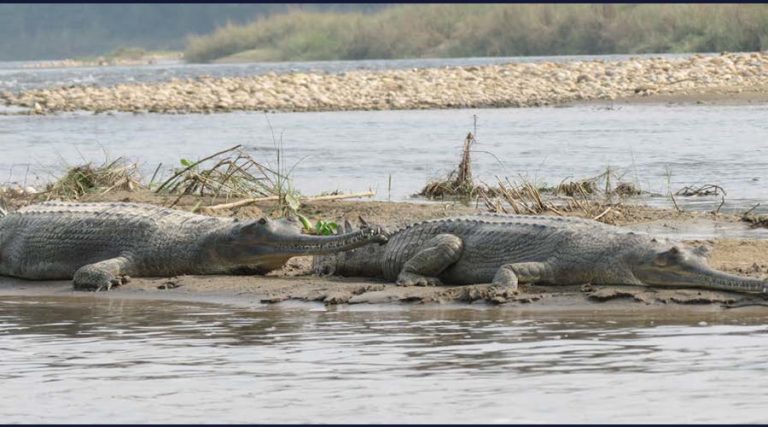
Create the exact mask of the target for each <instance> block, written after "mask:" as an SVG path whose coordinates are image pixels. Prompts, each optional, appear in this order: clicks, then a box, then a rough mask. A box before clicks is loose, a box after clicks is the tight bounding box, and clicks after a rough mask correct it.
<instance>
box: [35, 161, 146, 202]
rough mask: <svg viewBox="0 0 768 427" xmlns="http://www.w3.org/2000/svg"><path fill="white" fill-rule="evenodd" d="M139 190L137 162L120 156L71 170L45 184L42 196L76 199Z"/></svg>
mask: <svg viewBox="0 0 768 427" xmlns="http://www.w3.org/2000/svg"><path fill="white" fill-rule="evenodd" d="M141 187H142V185H141V183H140V177H139V173H138V166H137V165H136V163H130V162H128V161H126V160H125V159H124V158H122V157H119V158H117V159H116V160H114V161H111V162H105V163H104V164H102V165H99V166H94V165H93V164H92V163H87V164H84V165H80V166H75V167H73V168H70V169H69V170H67V172H66V174H65V175H64V176H63V177H62V178H59V179H58V180H56V181H55V182H53V183H51V184H48V186H47V187H46V190H45V191H44V192H43V193H42V195H43V196H44V197H45V198H46V199H52V198H58V199H65V200H76V199H79V198H80V197H82V196H83V195H85V194H88V193H95V192H100V193H107V192H109V191H112V190H115V189H121V190H128V191H133V190H136V189H138V188H141Z"/></svg>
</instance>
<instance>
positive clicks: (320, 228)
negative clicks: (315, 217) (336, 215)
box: [315, 220, 339, 236]
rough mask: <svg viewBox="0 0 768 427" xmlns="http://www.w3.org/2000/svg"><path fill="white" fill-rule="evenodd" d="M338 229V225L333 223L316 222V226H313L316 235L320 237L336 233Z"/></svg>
mask: <svg viewBox="0 0 768 427" xmlns="http://www.w3.org/2000/svg"><path fill="white" fill-rule="evenodd" d="M338 228H339V225H338V224H336V223H335V222H330V221H323V220H320V221H317V224H315V229H316V230H317V234H320V235H322V236H329V235H331V234H333V233H335V232H336V229H338Z"/></svg>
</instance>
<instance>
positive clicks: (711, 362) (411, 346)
mask: <svg viewBox="0 0 768 427" xmlns="http://www.w3.org/2000/svg"><path fill="white" fill-rule="evenodd" d="M515 60H521V59H519V58H518V59H515ZM433 62H434V64H433V63H431V62H429V61H426V62H424V61H422V62H419V61H412V62H408V61H401V62H397V61H392V62H387V61H371V62H370V63H364V64H361V63H351V64H350V63H337V64H333V63H311V64H307V63H289V64H280V65H279V66H277V65H274V64H272V65H269V64H268V65H252V64H251V65H241V66H216V65H212V66H185V65H179V64H172V65H167V66H166V65H159V66H156V67H140V68H104V69H66V70H55V69H54V70H34V71H30V70H23V69H21V68H20V66H21V65H22V64H0V90H21V89H25V88H33V87H45V86H51V85H61V84H73V83H87V84H113V83H116V82H120V81H157V80H163V79H168V78H174V77H190V76H192V77H193V76H196V75H201V74H210V75H238V73H240V74H242V75H246V74H253V73H261V72H268V71H275V72H284V71H291V70H310V69H320V70H324V71H327V72H343V71H346V70H349V69H356V68H360V67H367V68H397V67H412V66H424V65H438V66H440V65H465V64H482V63H489V62H493V61H491V60H488V59H482V58H481V59H466V60H436V61H433ZM500 62H504V60H500ZM767 113H768V107H767V106H765V105H744V106H712V105H686V106H678V105H652V104H642V105H615V106H613V105H610V104H607V105H581V106H571V107H565V108H527V109H482V110H440V111H382V112H333V113H286V114H282V113H281V114H264V113H229V114H210V115H155V114H144V115H132V114H106V115H105V114H102V115H92V114H86V113H73V114H59V115H51V116H22V115H0V174H2V173H5V174H6V175H5V176H2V175H0V182H18V183H22V184H29V183H36V184H39V183H43V182H46V181H49V180H51V179H52V178H53V177H55V176H57V175H59V174H60V173H61V172H62V171H63V170H64V169H65V168H66V167H67V166H68V165H69V166H72V165H75V164H79V163H83V162H85V161H93V162H95V163H101V162H102V161H104V160H105V156H109V157H110V158H113V159H114V158H116V157H118V156H126V157H127V158H129V159H131V160H135V161H138V162H139V163H140V164H141V167H142V171H143V172H144V173H145V175H147V176H148V175H149V174H151V172H152V171H153V170H154V169H155V167H156V166H157V164H158V163H163V164H164V167H165V168H172V167H176V166H178V164H179V160H180V159H182V158H187V159H196V158H200V157H202V156H205V155H208V154H211V153H213V152H215V151H219V150H221V149H224V148H227V147H230V146H233V145H235V144H243V145H244V146H245V147H246V149H247V150H249V152H250V153H251V154H253V155H254V156H255V157H256V158H257V159H260V160H262V161H263V162H264V163H269V164H272V165H274V161H275V157H276V151H277V149H276V148H277V147H276V146H277V145H278V144H277V141H282V147H283V149H284V152H285V155H286V156H287V163H288V164H289V165H292V164H294V163H297V164H296V166H295V169H294V170H293V177H294V180H295V184H296V186H297V187H298V188H299V189H300V190H301V191H302V192H303V193H305V194H315V193H320V192H322V191H328V190H336V189H339V190H342V191H362V190H366V189H368V187H372V188H373V189H374V190H376V191H377V199H380V200H386V199H391V200H406V199H408V198H409V197H410V195H411V194H413V193H415V192H417V191H418V190H419V189H420V188H421V187H422V186H423V185H424V183H425V182H426V181H427V180H429V179H432V178H436V177H440V176H441V175H443V174H445V173H447V172H448V171H449V170H450V169H451V168H453V167H454V166H455V165H456V163H457V162H458V159H459V156H460V149H461V145H462V142H463V138H464V136H465V135H466V133H467V132H468V131H471V130H473V128H474V126H475V116H476V125H477V137H478V144H477V146H476V147H475V152H474V153H473V161H474V163H473V167H474V172H475V174H476V176H477V177H478V178H480V179H482V180H484V181H486V182H488V183H494V182H495V177H496V176H506V177H509V178H511V179H517V178H520V177H524V178H525V179H528V180H531V181H534V182H536V183H538V184H549V185H553V184H557V183H559V182H560V181H561V180H563V179H565V178H584V177H591V176H595V175H598V174H600V173H602V172H604V171H605V170H606V168H607V167H610V168H611V169H612V170H613V171H614V172H615V173H616V174H617V175H620V176H621V177H622V179H624V180H627V181H630V182H633V183H635V184H636V185H638V186H639V187H641V188H642V189H644V190H647V191H650V192H654V193H658V194H661V195H663V194H666V193H667V192H668V191H670V190H672V191H675V190H677V189H679V188H682V187H683V186H690V185H703V184H718V185H721V186H722V187H723V188H725V189H726V191H727V196H726V202H727V203H726V205H725V206H724V207H723V210H724V211H727V210H732V211H738V210H743V209H746V208H748V207H750V206H752V205H754V204H755V203H760V202H762V203H763V206H762V207H761V209H762V208H763V207H765V206H768V203H766V202H768V188H767V186H766V181H767V180H768V174H767V172H766V171H768V146H767V145H766V141H768V120H765V118H766V117H768V114H767ZM390 182H391V186H390ZM648 201H649V202H650V203H656V204H664V203H666V202H667V201H668V199H667V198H666V197H663V196H655V197H654V196H651V197H650V198H649V199H648ZM678 202H679V203H681V204H683V205H685V206H687V207H688V208H695V209H700V210H712V209H714V208H716V207H717V205H718V204H719V203H720V199H719V198H689V199H687V200H686V199H685V198H680V199H678ZM757 312H758V313H759V311H757ZM693 313H697V314H693ZM753 313H754V312H753ZM765 323H766V315H765V314H760V315H756V314H752V315H738V316H737V315H734V314H732V312H722V313H720V314H707V313H704V312H702V311H691V312H690V313H689V314H686V311H685V310H681V311H676V312H675V313H670V312H668V311H667V312H642V311H633V312H628V313H621V312H617V313H610V314H606V313H605V312H602V313H601V314H599V315H598V314H595V313H590V312H582V313H569V312H557V313H551V314H549V315H543V314H541V313H538V314H537V313H532V312H525V311H519V310H514V309H509V308H492V307H460V306H447V307H446V306H441V307H418V306H387V307H383V306H351V307H339V308H325V307H322V306H320V305H317V306H314V305H303V306H292V305H288V304H280V305H278V306H254V307H232V306H227V305H215V304H210V305H206V304H198V303H180V302H161V301H140V302H139V301H131V300H109V299H102V298H93V297H90V296H77V297H57V298H52V297H35V298H32V297H11V296H5V297H0V381H1V382H0V384H2V386H0V421H2V422H7V423H32V422H38V423H53V422H59V423H60V422H80V423H87V422H124V423H139V422H148V421H151V422H157V423H162V422H174V423H176V422H201V421H209V422H230V423H235V422H261V423H268V422H296V423H301V422H435V423H437V422H466V423H485V422H488V423H491V422H559V423H562V422H701V423H703V422H727V423H732V422H733V423H735V422H762V423H764V422H768V415H766V412H765V407H766V404H767V403H768V397H766V394H765V393H764V390H765V389H766V387H767V386H768V375H766V374H767V373H768V372H766V371H768V365H766V363H765V350H764V349H765V348H766V345H768V327H766V326H764V324H765Z"/></svg>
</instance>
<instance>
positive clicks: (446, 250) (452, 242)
mask: <svg viewBox="0 0 768 427" xmlns="http://www.w3.org/2000/svg"><path fill="white" fill-rule="evenodd" d="M463 249H464V244H463V243H462V242H461V239H460V238H458V237H457V236H454V235H453V234H438V235H437V236H435V237H433V238H431V239H429V240H428V241H427V242H426V243H424V246H423V249H421V250H420V251H419V252H417V253H416V255H414V256H412V257H411V258H410V259H409V260H408V261H407V262H406V263H405V265H403V269H402V270H401V271H400V274H399V275H398V276H397V284H398V285H400V286H409V285H417V286H434V285H440V284H441V283H440V279H438V278H437V276H438V275H439V274H440V273H442V272H443V270H445V269H446V268H448V267H449V266H450V265H451V264H453V263H454V262H456V261H458V260H459V258H461V252H462V250H463Z"/></svg>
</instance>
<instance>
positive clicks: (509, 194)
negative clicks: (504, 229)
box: [481, 172, 640, 222]
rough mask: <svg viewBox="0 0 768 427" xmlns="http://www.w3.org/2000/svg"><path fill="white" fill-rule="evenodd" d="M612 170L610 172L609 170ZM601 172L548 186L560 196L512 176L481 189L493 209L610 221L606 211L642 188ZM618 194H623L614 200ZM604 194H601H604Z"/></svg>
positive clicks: (488, 206)
mask: <svg viewBox="0 0 768 427" xmlns="http://www.w3.org/2000/svg"><path fill="white" fill-rule="evenodd" d="M607 173H610V172H606V174H607ZM606 174H601V175H598V176H597V177H594V178H590V179H587V180H581V181H573V182H567V183H566V182H563V183H561V184H560V185H558V186H557V187H555V188H550V189H547V190H549V191H550V192H553V193H555V194H554V196H561V197H560V198H556V197H555V198H553V197H551V196H550V197H549V198H546V197H545V196H544V195H543V194H542V192H543V191H544V190H542V189H540V188H537V187H536V186H535V185H533V184H532V183H531V182H528V181H526V180H523V182H522V183H513V182H511V181H510V180H509V178H504V180H502V179H501V178H497V180H498V187H497V188H495V189H494V192H493V193H491V192H484V193H481V199H482V200H483V202H484V203H485V206H486V207H487V208H488V209H489V210H490V211H492V212H500V213H515V214H526V215H527V214H532V215H536V214H542V213H553V214H555V215H566V214H576V215H578V216H583V217H586V218H592V219H595V220H598V221H603V222H609V221H611V218H610V217H608V216H607V214H608V213H609V212H611V211H613V210H615V209H616V208H619V207H621V205H622V203H623V200H624V197H623V196H631V195H636V194H639V193H640V192H639V190H637V188H636V187H634V186H633V185H632V184H629V183H619V184H617V185H616V186H612V185H611V184H610V177H609V175H606ZM600 178H603V179H606V181H607V183H606V186H605V187H604V189H603V191H600V187H599V186H598V182H599V180H600ZM615 195H619V196H622V197H620V198H619V199H618V200H614V197H613V196H615ZM601 196H602V197H601Z"/></svg>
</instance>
